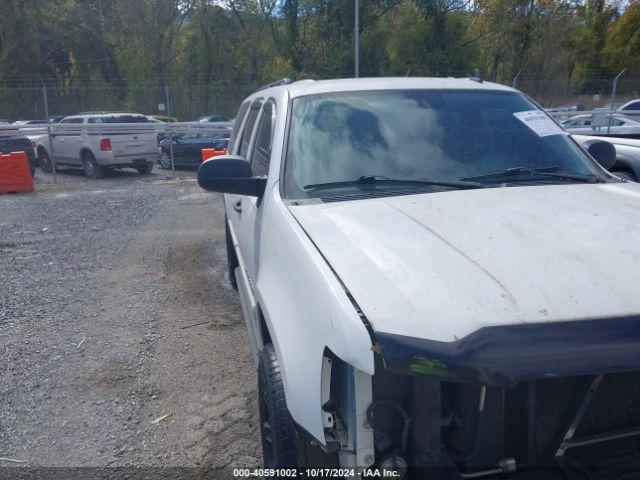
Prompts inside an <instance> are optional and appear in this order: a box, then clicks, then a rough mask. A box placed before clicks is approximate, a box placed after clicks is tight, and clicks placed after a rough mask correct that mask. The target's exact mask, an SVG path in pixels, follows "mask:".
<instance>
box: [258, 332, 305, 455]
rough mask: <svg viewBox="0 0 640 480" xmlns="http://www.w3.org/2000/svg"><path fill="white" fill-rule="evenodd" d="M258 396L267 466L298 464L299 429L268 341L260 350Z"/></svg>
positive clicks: (263, 450)
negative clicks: (295, 426)
mask: <svg viewBox="0 0 640 480" xmlns="http://www.w3.org/2000/svg"><path fill="white" fill-rule="evenodd" d="M258 396H259V401H260V438H261V440H262V456H263V459H264V466H265V467H266V468H294V467H296V466H297V463H298V462H297V460H296V458H297V457H296V436H295V428H294V425H293V420H292V418H291V415H290V414H289V410H288V409H287V403H286V400H285V397H284V387H283V386H282V374H281V372H280V364H279V363H278V358H277V357H276V352H275V350H274V349H273V345H271V344H270V343H268V344H266V345H265V346H264V349H263V350H262V351H261V352H260V360H259V363H258Z"/></svg>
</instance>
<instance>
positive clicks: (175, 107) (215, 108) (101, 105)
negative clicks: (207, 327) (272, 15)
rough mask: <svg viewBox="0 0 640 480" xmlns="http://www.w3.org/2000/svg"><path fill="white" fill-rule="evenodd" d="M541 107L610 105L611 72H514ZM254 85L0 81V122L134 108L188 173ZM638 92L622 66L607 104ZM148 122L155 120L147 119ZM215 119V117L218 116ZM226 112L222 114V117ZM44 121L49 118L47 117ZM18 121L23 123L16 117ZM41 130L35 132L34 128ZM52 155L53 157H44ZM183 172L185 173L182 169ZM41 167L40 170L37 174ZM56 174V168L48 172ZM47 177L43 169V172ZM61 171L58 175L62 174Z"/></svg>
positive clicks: (170, 168) (158, 169) (171, 172)
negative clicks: (563, 75)
mask: <svg viewBox="0 0 640 480" xmlns="http://www.w3.org/2000/svg"><path fill="white" fill-rule="evenodd" d="M511 83H512V84H513V85H514V86H516V87H517V88H519V89H520V90H522V91H524V92H525V93H527V94H529V95H530V96H531V97H533V98H534V99H536V100H537V101H538V102H539V103H541V104H542V105H543V106H545V107H547V108H559V109H560V110H572V111H574V112H578V111H585V110H592V109H594V108H598V107H607V108H611V105H610V104H611V103H612V90H613V78H592V79H588V80H581V81H580V82H579V83H575V82H572V81H571V80H570V79H557V78H545V77H543V76H540V75H524V74H523V75H518V76H517V78H514V79H513V81H512V82H511ZM259 86H260V85H257V84H255V83H251V82H242V83H234V84H209V85H199V86H181V85H173V86H134V87H131V86H130V87H126V88H125V87H100V86H86V87H85V86H73V87H65V86H41V87H33V88H2V87H0V125H2V124H3V122H5V127H6V123H8V122H16V121H17V122H18V125H16V124H13V125H11V126H12V127H16V126H17V127H19V128H20V130H21V131H22V134H23V135H26V136H27V138H29V139H32V138H34V136H36V137H37V136H42V135H45V136H46V135H48V134H50V133H52V132H54V131H55V128H56V124H55V123H52V122H55V121H56V120H59V119H60V118H61V117H62V116H66V115H73V114H78V113H83V112H136V113H141V114H145V115H148V116H154V117H158V118H161V119H162V120H164V122H162V123H160V122H158V123H155V126H154V127H153V128H154V129H155V131H156V133H157V140H158V141H157V154H158V159H159V160H158V162H157V164H155V165H154V168H153V170H154V173H156V174H157V175H159V176H163V178H164V177H167V176H169V177H170V178H176V175H180V174H181V172H185V175H191V176H193V175H194V174H195V170H196V169H197V167H198V165H200V163H201V162H202V149H203V148H206V149H212V153H210V154H214V155H219V154H222V153H224V152H225V151H226V146H227V142H228V137H229V134H230V131H231V125H232V123H231V120H232V119H233V117H234V116H235V115H236V112H237V109H238V107H239V105H240V103H241V102H242V100H243V99H244V98H246V96H248V95H249V94H250V93H251V92H253V91H255V90H256V89H257V88H258V87H259ZM635 98H640V74H636V73H634V72H625V73H624V75H621V77H620V79H619V80H618V82H617V85H616V95H615V98H613V103H614V108H615V106H617V105H620V104H622V103H624V102H625V101H628V100H631V99H635ZM213 116H216V117H222V121H217V122H213V123H212V122H200V121H198V120H199V119H200V118H201V117H209V118H210V117H213ZM149 118H150V121H151V122H155V120H153V119H151V117H149ZM218 119H219V120H220V118H218ZM224 119H228V121H224ZM47 121H49V123H47ZM20 122H22V123H20ZM38 128H39V129H44V130H42V131H37V130H34V129H38ZM33 147H34V156H33V158H32V160H33V164H34V166H36V167H40V169H41V170H44V174H47V171H46V170H47V167H48V163H47V159H46V158H44V157H43V156H42V155H41V154H39V153H38V149H37V147H36V145H35V144H34V146H33ZM49 160H53V161H55V159H49ZM187 172H189V173H187ZM44 174H43V175H44ZM51 174H53V181H57V179H56V177H55V174H56V168H53V171H51ZM45 177H46V175H45ZM63 178H64V177H63Z"/></svg>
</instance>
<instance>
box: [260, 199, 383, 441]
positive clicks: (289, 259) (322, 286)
mask: <svg viewBox="0 0 640 480" xmlns="http://www.w3.org/2000/svg"><path fill="white" fill-rule="evenodd" d="M261 208H264V211H263V215H264V217H263V220H262V225H268V226H269V228H265V229H263V230H261V232H260V233H259V235H260V241H259V243H258V246H257V247H258V249H259V252H258V264H259V268H258V272H257V279H256V283H255V296H256V302H257V303H258V304H259V305H260V311H261V318H262V319H263V320H262V322H261V323H263V325H262V327H261V328H262V329H263V332H264V333H267V332H268V334H269V338H270V339H271V340H272V342H271V343H272V344H273V346H274V349H275V351H276V354H277V356H278V359H279V361H280V365H281V368H282V379H283V385H284V389H285V396H286V401H287V406H288V408H289V411H290V413H291V416H292V417H293V419H294V421H295V422H296V423H297V424H298V425H299V426H300V427H302V428H303V429H304V430H306V431H307V432H309V434H311V435H312V436H313V437H314V438H316V439H317V440H318V441H319V442H320V443H322V444H325V442H326V439H325V434H324V426H323V417H322V401H321V379H322V363H323V356H324V354H325V351H326V349H328V350H330V351H331V352H333V354H334V355H335V356H336V357H338V358H340V359H341V360H342V361H343V362H345V363H347V364H349V365H351V366H352V367H353V368H354V369H356V370H358V371H360V372H361V373H362V374H363V375H373V373H374V370H375V369H374V361H373V351H372V341H371V337H370V335H369V331H368V330H367V327H366V326H365V323H364V322H363V320H362V318H361V317H360V316H359V314H358V312H357V311H356V309H355V308H354V305H353V303H352V302H351V300H350V298H349V296H348V292H346V291H345V289H344V286H343V285H342V284H341V283H340V281H339V279H338V278H337V277H336V275H335V273H334V272H333V270H332V269H331V268H330V266H329V265H328V264H327V262H326V260H325V259H324V258H323V257H322V255H321V254H320V252H319V251H318V249H317V248H316V246H315V245H314V244H313V242H312V241H311V240H310V239H309V237H308V236H307V234H306V232H305V231H304V230H303V229H302V227H301V226H300V225H299V224H298V223H297V221H296V220H295V218H294V217H293V215H292V214H291V212H289V210H288V209H287V206H286V205H284V203H283V201H282V199H281V198H280V197H279V194H278V189H277V187H274V188H272V189H271V190H270V191H269V193H266V194H265V197H264V203H263V205H262V207H261Z"/></svg>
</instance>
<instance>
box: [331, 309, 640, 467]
mask: <svg viewBox="0 0 640 480" xmlns="http://www.w3.org/2000/svg"><path fill="white" fill-rule="evenodd" d="M373 335H374V336H375V341H376V342H377V344H376V346H375V347H374V350H375V351H377V352H378V353H379V354H378V355H376V373H375V374H374V375H373V376H372V377H369V378H370V392H371V399H370V403H369V404H368V405H366V409H362V408H361V410H360V415H359V416H358V406H357V404H356V403H355V401H354V400H353V399H354V398H356V399H357V393H358V392H357V391H358V389H360V390H364V391H366V390H367V389H368V388H369V385H368V384H365V385H362V383H363V380H362V379H360V380H359V382H360V385H359V386H358V379H357V376H356V377H349V375H350V373H349V372H351V374H353V369H352V368H350V367H349V366H348V365H346V364H344V363H343V362H340V360H339V359H336V358H332V359H331V360H330V361H329V363H330V364H332V367H331V368H332V371H331V378H332V384H331V394H330V395H327V398H325V399H324V405H323V409H324V411H325V415H327V416H328V417H329V418H330V419H331V420H330V422H329V423H328V424H325V427H327V428H326V434H327V437H328V438H334V439H335V441H334V442H333V443H331V442H329V443H328V444H327V448H328V449H329V450H331V448H332V445H333V446H334V449H335V450H338V449H345V450H349V448H348V441H346V439H347V438H348V436H349V434H350V433H351V436H352V437H356V438H357V437H358V431H357V430H358V428H363V429H364V430H363V431H364V432H366V431H367V430H369V431H370V432H371V434H372V436H371V441H372V443H373V445H372V450H373V452H374V453H373V458H372V457H371V454H369V455H370V456H369V457H368V458H366V459H364V461H363V462H361V463H364V464H365V465H367V464H368V465H372V467H375V468H378V469H380V470H379V471H381V472H383V473H381V475H384V474H385V472H392V474H393V475H394V476H395V478H411V479H422V478H447V479H449V478H450V479H464V478H500V477H502V476H504V475H505V474H508V475H511V476H509V477H508V478H542V477H544V478H566V477H565V476H563V475H566V474H567V473H566V472H567V471H575V472H588V474H586V475H587V476H586V477H584V478H598V479H605V478H621V477H622V476H624V475H630V474H633V472H637V471H638V470H640V357H639V355H638V352H639V351H640V323H639V322H638V319H637V318H633V317H628V318H608V319H593V320H583V321H570V322H552V323H547V324H544V325H535V326H532V325H513V326H501V327H487V328H483V329H480V330H478V331H476V332H474V333H473V334H471V335H468V336H467V337H465V338H463V339H460V340H457V341H455V342H450V343H444V342H433V341H428V340H422V339H416V338H412V337H406V336H399V335H393V334H373ZM327 358H331V356H330V355H328V356H327ZM327 358H325V362H327ZM365 382H366V381H365ZM350 389H351V390H353V392H354V393H353V394H349V393H345V391H346V392H348V391H349V390H350ZM363 413H364V415H365V416H366V419H364V421H363V420H362V418H361V417H362V416H363ZM352 417H356V418H352ZM358 421H360V422H361V423H362V425H358ZM349 423H351V424H352V425H351V426H349ZM359 438H360V439H361V440H362V439H364V438H366V436H364V435H362V433H361V434H360V436H359ZM364 441H365V442H366V440H364ZM360 447H362V445H361V446H360ZM342 455H343V458H342V459H341V460H342V461H341V462H340V463H341V464H342V465H344V464H345V462H344V452H342ZM365 472H366V470H365ZM562 472H564V473H562ZM532 475H533V476H532ZM541 475H542V477H541ZM578 478H579V477H578ZM624 478H633V477H627V476H624Z"/></svg>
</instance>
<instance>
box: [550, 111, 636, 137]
mask: <svg viewBox="0 0 640 480" xmlns="http://www.w3.org/2000/svg"><path fill="white" fill-rule="evenodd" d="M609 118H610V123H611V126H610V127H609ZM561 125H562V126H563V127H564V129H565V130H567V132H571V133H576V134H580V135H596V136H611V137H618V138H640V122H638V121H636V120H633V119H631V118H628V117H625V116H624V115H620V114H617V113H614V114H611V115H609V114H603V119H602V122H594V116H593V115H592V114H588V113H587V114H583V115H576V116H575V117H571V118H569V119H567V120H563V121H562V122H561Z"/></svg>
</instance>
